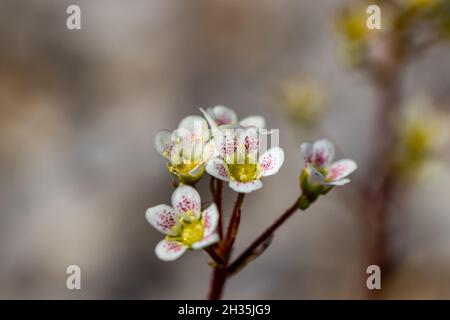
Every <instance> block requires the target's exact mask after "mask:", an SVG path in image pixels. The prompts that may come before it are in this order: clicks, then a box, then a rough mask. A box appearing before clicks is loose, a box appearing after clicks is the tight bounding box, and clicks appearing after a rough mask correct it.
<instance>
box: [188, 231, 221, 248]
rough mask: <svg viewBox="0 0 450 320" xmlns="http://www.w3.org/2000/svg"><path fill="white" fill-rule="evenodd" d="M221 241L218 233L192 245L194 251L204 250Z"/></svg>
mask: <svg viewBox="0 0 450 320" xmlns="http://www.w3.org/2000/svg"><path fill="white" fill-rule="evenodd" d="M219 240H220V238H219V235H218V234H217V233H213V234H211V235H209V236H206V237H204V238H203V239H202V240H200V241H197V242H194V243H193V244H192V249H196V250H197V249H203V248H206V247H209V246H210V245H213V244H214V243H216V242H218V241H219Z"/></svg>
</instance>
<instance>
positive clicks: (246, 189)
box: [229, 180, 263, 193]
mask: <svg viewBox="0 0 450 320" xmlns="http://www.w3.org/2000/svg"><path fill="white" fill-rule="evenodd" d="M229 186H230V188H231V189H233V190H234V191H236V192H240V193H250V192H252V191H255V190H258V189H260V188H261V187H262V186H263V184H262V182H261V180H253V181H250V182H237V181H230V183H229Z"/></svg>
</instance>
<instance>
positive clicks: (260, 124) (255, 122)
mask: <svg viewBox="0 0 450 320" xmlns="http://www.w3.org/2000/svg"><path fill="white" fill-rule="evenodd" d="M200 110H202V109H200ZM202 112H203V114H204V115H205V117H206V119H207V120H208V123H209V125H210V126H211V129H214V128H216V127H217V126H219V127H220V126H223V125H237V124H239V125H240V126H243V127H256V128H259V129H264V128H265V127H266V120H265V119H264V118H263V117H261V116H249V117H246V118H244V119H242V120H241V121H238V117H237V115H236V112H234V110H232V109H230V108H228V107H225V106H215V107H212V108H208V109H207V110H206V112H205V111H204V110H202Z"/></svg>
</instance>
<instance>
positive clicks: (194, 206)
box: [172, 185, 201, 217]
mask: <svg viewBox="0 0 450 320" xmlns="http://www.w3.org/2000/svg"><path fill="white" fill-rule="evenodd" d="M200 201H201V200H200V195H199V194H198V192H197V190H195V189H194V188H193V187H191V186H187V185H181V186H179V187H178V188H177V189H176V190H175V191H174V192H173V193H172V207H173V208H174V209H175V213H176V214H180V215H182V214H185V213H186V212H188V211H190V212H192V213H194V214H195V216H196V217H200V206H201V202H200Z"/></svg>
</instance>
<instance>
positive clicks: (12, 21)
mask: <svg viewBox="0 0 450 320" xmlns="http://www.w3.org/2000/svg"><path fill="white" fill-rule="evenodd" d="M344 3H347V1H336V0H321V1H313V0H304V1H300V0H299V1H295V0H279V1H273V0H258V1H256V0H251V1H249V0H247V1H240V0H227V1H225V0H209V1H206V0H202V1H174V0H169V1H168V0H149V1H143V0H142V1H141V0H136V1H132V2H127V1H120V0H95V1H93V0H89V1H88V0H85V1H75V0H73V1H65V0H64V1H62V0H61V1H59V0H58V1H57V0H41V1H31V0H2V1H1V3H0V43H1V46H0V115H1V116H0V177H1V179H0V298H3V299H12V298H20V299H29V298H38V299H43V298H52V299H53V298H58V299H59V298H68V299H79V298H86V299H94V298H103V299H110V298H125V299H128V298H138V299H203V298H205V297H206V294H207V291H208V286H209V280H210V268H209V266H208V265H207V262H208V257H207V256H206V254H205V253H204V252H200V251H195V252H189V253H188V254H186V255H185V256H183V257H182V258H181V259H180V260H178V261H176V262H172V263H165V262H161V261H159V260H158V259H157V258H156V256H155V255H154V253H153V250H154V246H155V245H156V243H157V242H158V241H159V240H160V239H161V234H159V233H158V232H157V231H155V230H154V229H153V228H152V227H150V226H149V225H148V223H147V222H146V221H145V219H144V213H145V210H146V209H147V208H148V207H150V206H153V205H156V204H160V203H169V201H170V195H171V193H172V190H173V188H172V186H171V178H170V176H169V174H168V172H167V171H166V169H165V160H164V159H163V158H162V157H161V156H160V155H159V154H158V153H157V152H156V150H154V148H153V137H154V135H155V134H156V132H157V131H158V130H159V129H163V128H166V129H173V128H175V127H176V126H177V124H178V122H179V121H180V120H181V119H182V118H183V117H184V116H186V115H189V114H199V111H198V108H199V107H203V108H205V107H209V106H213V105H216V104H223V105H227V106H229V107H231V108H234V109H235V110H236V112H237V113H238V115H239V116H240V117H244V116H248V115H251V114H261V115H263V116H265V117H266V119H267V123H268V127H269V128H279V129H280V143H281V146H282V147H283V148H284V150H285V153H286V160H285V164H284V166H283V167H282V169H281V171H280V173H279V174H278V175H276V176H273V177H269V178H267V179H265V181H264V188H263V189H261V190H260V191H257V192H254V193H252V194H250V195H249V196H247V197H246V199H245V202H244V206H243V214H242V223H241V227H240V233H239V236H238V239H237V248H236V251H237V252H239V251H240V250H242V249H243V248H244V247H245V245H246V244H248V243H249V242H250V241H252V239H253V238H254V237H256V236H257V235H258V234H259V233H260V232H261V231H262V230H263V229H264V228H265V227H266V226H267V225H268V224H269V223H271V222H272V221H273V220H274V219H275V218H276V217H277V216H278V215H279V214H281V213H282V212H283V211H284V209H285V208H287V207H288V206H290V204H291V203H292V201H293V199H295V198H296V197H297V196H298V193H299V187H298V175H299V173H300V170H301V167H300V165H301V163H300V155H299V144H300V143H301V142H302V141H304V140H311V139H317V138H321V137H326V138H328V139H330V140H332V141H333V142H334V143H335V144H336V146H337V147H338V150H339V151H338V154H337V157H338V158H342V157H348V158H353V159H355V160H356V161H357V162H358V164H359V169H358V171H357V172H356V173H355V174H354V175H353V179H354V180H355V184H353V185H352V184H350V185H348V186H345V187H343V188H340V189H339V190H334V191H333V192H332V193H330V194H329V195H327V196H326V197H322V198H321V199H320V201H318V202H317V203H316V204H314V205H313V206H312V207H311V209H310V210H308V211H307V212H299V213H298V214H296V215H295V216H294V217H293V218H291V219H290V220H289V221H288V223H287V224H286V225H284V226H283V227H282V228H281V229H280V230H279V231H278V232H277V233H276V237H275V240H274V241H273V243H272V244H271V246H270V248H269V249H268V250H267V251H266V252H265V254H264V255H262V256H261V257H260V258H258V259H257V260H256V261H254V262H252V263H251V264H250V265H249V266H248V267H247V268H246V269H245V270H243V271H242V272H241V273H240V274H238V275H237V276H235V277H233V278H231V279H230V281H229V282H228V286H227V287H226V291H225V298H229V299H231V298H233V299H310V298H325V299H328V298H336V299H341V298H358V297H359V293H358V292H357V290H355V287H357V286H358V283H355V282H358V281H362V280H361V279H363V278H364V275H365V266H361V255H362V254H363V246H362V244H361V241H362V240H361V239H362V237H361V234H360V230H359V223H358V216H359V214H360V212H358V207H357V206H354V205H353V204H352V199H354V198H355V197H356V196H355V188H357V185H358V184H357V182H358V181H359V180H362V179H366V178H367V176H368V173H367V169H368V167H367V162H368V157H369V156H370V150H371V139H372V135H373V132H372V129H374V124H373V115H374V97H373V91H372V89H371V87H370V85H369V83H368V82H367V81H366V79H365V77H364V76H363V75H362V74H360V73H358V72H357V71H354V70H352V69H350V68H348V67H346V66H345V65H343V64H342V63H341V62H340V61H339V57H338V51H339V50H338V46H339V39H338V37H337V36H336V33H335V30H334V26H333V18H334V16H335V15H336V13H337V10H338V8H340V7H342V5H343V4H344ZM69 4H78V5H80V6H81V10H82V29H81V30H79V31H69V30H67V29H66V18H67V14H66V7H67V6H68V5H69ZM449 57H450V50H449V47H445V46H438V47H436V48H434V49H433V50H432V51H430V52H428V53H427V54H426V55H425V56H423V57H422V58H421V59H420V60H418V62H417V63H414V64H412V65H411V66H410V67H409V68H408V71H407V76H408V77H407V82H406V88H405V95H406V96H408V95H410V96H413V95H414V94H416V93H418V92H424V93H427V94H430V95H439V94H440V93H441V91H442V90H444V89H445V88H446V87H445V86H446V85H447V86H448V84H449V83H450V64H449V63H448V61H449ZM310 78H312V79H315V81H317V82H318V83H319V84H320V90H321V92H322V94H323V95H324V97H325V101H326V102H325V104H326V111H325V112H324V113H323V115H322V117H321V118H320V120H319V127H320V128H323V129H320V130H317V128H316V129H311V128H308V127H304V128H303V127H301V126H300V125H295V124H293V122H292V121H290V119H289V116H288V115H287V114H286V111H285V108H283V106H282V102H281V101H280V97H279V89H280V85H281V84H282V83H283V82H285V81H287V80H291V79H310ZM443 88H444V89H443ZM447 106H448V104H447ZM442 151H443V154H442V155H441V157H440V159H439V161H437V164H436V166H437V168H438V169H437V170H433V171H432V173H430V174H429V175H427V177H426V178H425V179H422V180H420V183H417V184H415V185H413V186H412V187H411V188H410V189H409V190H408V192H407V194H404V195H403V197H402V199H401V200H399V203H398V207H397V208H396V210H398V211H399V213H400V216H403V217H404V219H403V220H402V225H401V230H400V231H401V232H399V234H398V236H397V237H396V243H397V245H398V246H399V247H401V248H402V250H401V251H402V255H401V257H400V264H399V268H398V270H397V271H396V273H395V274H394V275H393V277H392V279H391V280H390V281H389V284H386V286H384V285H383V296H384V297H386V298H450V268H449V267H450V251H449V250H448V248H449V243H450V232H449V231H450V197H449V196H448V195H449V193H448V192H449V191H448V190H450V189H449V188H450V179H449V178H450V170H449V162H448V156H449V152H448V147H447V149H445V150H442ZM199 188H200V190H201V191H202V195H203V198H204V200H209V197H210V196H209V193H208V179H203V180H202V181H201V183H200V185H199ZM225 200H226V201H225V203H226V206H225V207H226V208H227V209H228V211H227V212H229V211H230V209H231V207H232V202H233V200H234V195H233V193H232V192H231V191H230V190H229V189H228V188H226V189H225ZM71 264H77V265H79V266H80V267H81V271H82V284H81V285H82V290H80V291H69V290H67V289H66V286H65V283H66V277H67V274H66V273H65V271H66V268H67V266H68V265H71Z"/></svg>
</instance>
